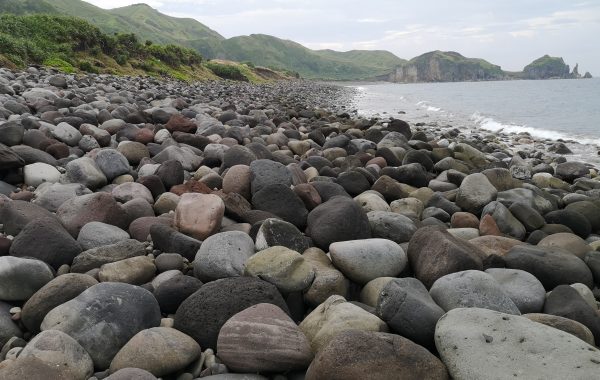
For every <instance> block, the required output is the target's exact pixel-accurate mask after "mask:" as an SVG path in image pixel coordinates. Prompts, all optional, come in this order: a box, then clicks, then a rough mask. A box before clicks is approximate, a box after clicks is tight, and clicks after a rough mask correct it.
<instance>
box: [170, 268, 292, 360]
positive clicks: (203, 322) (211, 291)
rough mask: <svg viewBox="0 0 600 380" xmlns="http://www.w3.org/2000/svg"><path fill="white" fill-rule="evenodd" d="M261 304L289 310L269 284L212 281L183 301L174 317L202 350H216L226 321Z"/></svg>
mask: <svg viewBox="0 0 600 380" xmlns="http://www.w3.org/2000/svg"><path fill="white" fill-rule="evenodd" d="M177 278H179V277H177ZM259 303H271V304H274V305H276V306H278V307H280V308H281V309H282V310H284V311H285V312H287V311H288V307H287V305H286V303H285V301H284V300H283V298H282V297H281V294H280V293H279V291H278V290H277V288H276V287H275V286H274V285H271V284H270V283H268V282H266V281H263V280H259V279H257V278H250V277H231V278H224V279H221V280H216V281H211V282H209V283H207V284H205V285H203V286H202V287H201V288H200V289H199V290H198V291H196V292H195V293H193V294H192V295H191V296H189V297H188V298H186V299H185V301H183V303H182V304H181V306H179V308H178V309H177V313H176V314H175V325H174V327H175V328H176V329H177V330H180V331H182V332H183V333H185V334H187V335H189V336H191V337H192V338H194V339H195V340H196V342H198V344H200V346H201V347H204V348H213V349H214V348H216V345H217V337H218V335H219V331H220V330H221V327H222V326H223V325H224V324H225V322H227V320H228V319H229V318H231V317H232V316H233V315H235V314H236V313H238V312H240V311H242V310H244V309H246V308H248V307H250V306H253V305H256V304H259Z"/></svg>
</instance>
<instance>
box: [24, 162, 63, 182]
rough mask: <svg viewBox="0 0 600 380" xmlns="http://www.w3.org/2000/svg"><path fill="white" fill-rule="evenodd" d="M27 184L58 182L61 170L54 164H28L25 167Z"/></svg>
mask: <svg viewBox="0 0 600 380" xmlns="http://www.w3.org/2000/svg"><path fill="white" fill-rule="evenodd" d="M23 175H24V177H25V184H26V185H27V186H34V187H37V186H39V185H40V184H42V183H44V182H49V183H56V182H58V181H59V180H60V172H59V171H58V169H56V168H55V167H54V166H52V165H48V164H45V163H43V162H36V163H34V164H29V165H26V166H25V167H24V168H23Z"/></svg>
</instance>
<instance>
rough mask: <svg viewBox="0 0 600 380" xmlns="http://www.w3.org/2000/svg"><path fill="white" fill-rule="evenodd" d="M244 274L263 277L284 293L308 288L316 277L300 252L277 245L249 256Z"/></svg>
mask: <svg viewBox="0 0 600 380" xmlns="http://www.w3.org/2000/svg"><path fill="white" fill-rule="evenodd" d="M200 249H202V248H200ZM244 275H246V276H252V277H258V278H261V279H263V280H265V281H267V282H270V283H272V284H273V285H275V286H276V287H277V288H278V289H279V290H280V291H281V292H282V293H291V292H297V291H302V290H304V289H306V288H308V287H309V286H310V284H311V283H312V281H313V280H314V278H315V271H314V269H313V267H312V265H310V264H309V263H307V262H306V261H305V260H304V257H303V256H302V255H301V254H299V253H298V252H296V251H292V250H291V249H288V248H285V247H281V246H276V247H271V248H268V249H265V250H263V251H260V252H257V253H256V254H254V255H253V256H251V257H250V258H248V260H247V261H246V267H245V270H244Z"/></svg>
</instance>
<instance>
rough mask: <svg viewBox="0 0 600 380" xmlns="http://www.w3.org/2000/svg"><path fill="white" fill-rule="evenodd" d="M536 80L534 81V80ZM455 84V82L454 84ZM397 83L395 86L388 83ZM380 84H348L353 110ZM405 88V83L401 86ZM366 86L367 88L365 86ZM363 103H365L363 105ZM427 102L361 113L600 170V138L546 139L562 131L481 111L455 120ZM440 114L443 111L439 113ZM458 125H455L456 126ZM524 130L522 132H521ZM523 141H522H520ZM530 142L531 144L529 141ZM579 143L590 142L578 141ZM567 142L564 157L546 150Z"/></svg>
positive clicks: (448, 112)
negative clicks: (486, 137) (482, 137)
mask: <svg viewBox="0 0 600 380" xmlns="http://www.w3.org/2000/svg"><path fill="white" fill-rule="evenodd" d="M564 80H567V79H564ZM531 81H534V80H531ZM451 83H454V82H451ZM389 84H396V83H391V82H390V83H389ZM422 84H433V85H437V84H440V83H422ZM372 85H375V86H376V85H378V83H376V82H362V83H361V82H348V83H347V84H346V85H345V87H348V88H351V89H353V91H355V99H354V103H353V107H354V108H357V109H358V108H360V105H361V99H360V98H362V97H364V96H369V94H368V86H372ZM399 85H402V84H399ZM363 86H366V87H363ZM400 101H401V102H402V101H406V100H405V99H404V97H401V99H400ZM363 103H364V102H363ZM429 104H430V102H428V101H420V102H418V103H416V104H410V103H406V104H405V108H402V109H403V110H404V111H401V112H402V113H400V114H396V113H394V111H393V110H392V109H387V110H384V109H377V110H358V111H359V112H358V114H359V115H360V116H363V117H377V118H380V119H382V120H386V119H389V118H390V117H396V118H400V119H403V120H406V121H408V122H410V123H411V124H416V123H423V124H425V125H427V126H429V127H431V128H436V127H440V126H446V127H454V126H456V127H458V128H459V129H460V130H461V131H464V132H465V133H477V134H492V135H495V136H497V137H498V138H499V139H501V140H502V141H503V142H504V143H506V144H508V145H509V146H510V147H511V148H512V149H513V151H514V152H516V151H518V150H523V149H524V150H537V149H541V148H540V145H543V146H544V147H545V149H546V152H545V154H549V155H552V156H553V157H560V156H564V157H565V158H566V159H567V160H569V161H577V160H584V161H586V162H588V163H590V164H593V165H595V166H596V167H600V136H589V137H581V138H578V139H569V138H566V137H567V136H564V137H563V136H561V137H554V138H553V137H544V136H540V135H542V134H556V135H561V134H562V133H561V132H559V131H555V130H551V129H543V130H538V129H536V128H535V127H527V126H524V125H515V124H502V122H500V121H498V120H496V119H494V118H491V117H487V116H483V115H481V114H479V113H478V112H475V113H473V114H472V115H470V116H469V117H468V118H467V117H464V116H461V117H458V118H457V117H456V115H455V114H454V112H453V110H452V109H445V108H444V109H443V110H442V109H441V108H438V107H436V106H437V104H436V105H429ZM440 111H441V112H440ZM482 123H486V124H487V123H490V124H492V125H493V129H491V128H492V127H490V128H485V127H484V126H482ZM455 124H456V125H455ZM513 128H514V129H516V131H512V132H506V131H505V129H513ZM519 129H521V131H519ZM519 140H520V141H519ZM527 140H530V141H527ZM578 140H583V141H589V142H579V141H578ZM557 143H564V144H565V145H566V146H567V147H568V148H570V150H572V153H565V154H553V152H549V151H547V148H550V147H551V146H553V145H554V144H557Z"/></svg>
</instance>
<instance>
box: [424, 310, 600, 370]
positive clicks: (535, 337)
mask: <svg viewBox="0 0 600 380" xmlns="http://www.w3.org/2000/svg"><path fill="white" fill-rule="evenodd" d="M435 343H436V346H437V349H438V352H439V353H440V357H441V359H442V361H443V362H444V364H445V365H446V367H447V368H448V372H450V376H452V378H455V379H491V378H493V379H503V378H509V377H510V378H513V377H515V375H516V377H522V378H526V379H528V378H549V379H567V378H568V379H590V378H594V377H595V376H596V374H597V373H598V365H599V364H598V363H597V362H600V351H599V350H598V349H596V348H595V347H592V346H590V345H589V344H587V343H585V342H584V341H582V340H579V339H573V337H572V335H571V334H568V333H565V332H563V331H560V330H557V329H555V328H552V327H549V326H546V325H543V324H541V323H536V322H532V321H531V320H529V319H527V318H525V317H521V316H515V315H510V314H504V313H500V312H497V311H493V310H487V309H477V308H469V309H454V310H451V311H449V312H448V313H446V315H444V316H443V317H442V318H441V319H440V321H439V322H438V324H437V327H436V331H435ZM490 358H493V360H490Z"/></svg>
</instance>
